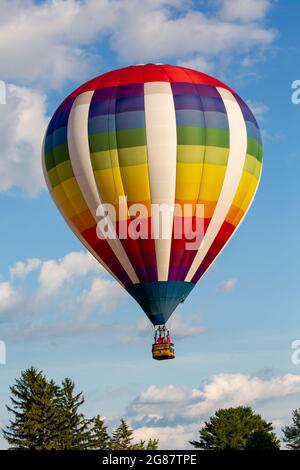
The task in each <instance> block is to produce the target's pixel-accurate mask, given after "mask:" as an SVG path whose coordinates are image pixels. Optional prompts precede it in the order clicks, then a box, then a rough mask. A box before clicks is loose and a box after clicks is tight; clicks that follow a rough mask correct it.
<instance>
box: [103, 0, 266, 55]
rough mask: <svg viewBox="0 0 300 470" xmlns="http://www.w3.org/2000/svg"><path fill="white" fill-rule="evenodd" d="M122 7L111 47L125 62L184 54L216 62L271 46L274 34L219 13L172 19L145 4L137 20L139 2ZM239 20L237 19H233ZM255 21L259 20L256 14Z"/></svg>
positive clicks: (166, 11)
mask: <svg viewBox="0 0 300 470" xmlns="http://www.w3.org/2000/svg"><path fill="white" fill-rule="evenodd" d="M237 3H238V2H237ZM121 5H122V7H121V9H122V22H121V23H120V24H119V27H118V28H117V29H116V30H115V31H114V32H113V33H112V39H111V47H112V49H114V50H115V51H116V53H117V54H118V55H119V57H120V58H121V59H122V60H126V61H132V60H137V61H144V60H147V61H149V60H154V61H155V60H162V59H164V58H166V57H167V58H175V57H177V58H178V56H179V57H181V58H183V57H184V56H185V55H187V54H200V55H202V56H203V57H204V58H207V57H214V59H216V56H217V55H220V54H221V53H225V54H226V55H230V54H231V53H232V52H239V51H241V50H247V49H248V48H257V47H258V48H261V47H263V46H267V45H270V44H271V43H272V41H273V40H274V37H275V33H274V31H272V30H271V29H267V28H265V27H264V26H263V25H260V23H259V22H258V21H257V22H252V21H251V22H247V21H245V22H243V23H241V22H239V21H236V22H234V21H232V18H230V19H229V20H227V19H226V18H225V17H224V14H223V15H221V14H219V12H217V14H216V15H215V16H213V15H209V14H205V13H203V12H202V11H200V10H199V9H193V8H192V7H190V8H189V9H186V8H185V9H184V11H181V14H179V15H177V16H176V17H175V18H174V16H172V10H170V9H168V8H166V6H164V5H163V2H161V3H160V4H159V8H157V3H154V4H153V5H152V2H146V8H145V7H144V8H143V11H142V12H141V14H140V15H139V16H136V15H134V14H133V11H135V10H136V9H137V8H138V6H139V2H138V0H132V1H130V2H122V4H121ZM223 7H224V5H223V6H222V8H223ZM240 16H241V15H236V19H240ZM245 16H246V15H244V17H245ZM262 16H263V15H261V17H262ZM261 17H260V18H261ZM256 19H259V15H258V14H257V15H256ZM191 38H193V39H192V40H191Z"/></svg>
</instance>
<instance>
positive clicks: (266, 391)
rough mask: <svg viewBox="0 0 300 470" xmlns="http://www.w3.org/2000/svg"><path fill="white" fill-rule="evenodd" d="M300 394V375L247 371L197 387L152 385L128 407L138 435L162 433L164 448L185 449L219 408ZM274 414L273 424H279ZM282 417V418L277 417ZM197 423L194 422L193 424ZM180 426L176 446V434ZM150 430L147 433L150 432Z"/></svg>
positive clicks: (215, 376)
mask: <svg viewBox="0 0 300 470" xmlns="http://www.w3.org/2000/svg"><path fill="white" fill-rule="evenodd" d="M299 393H300V375H294V374H285V375H281V376H273V377H268V378H261V377H260V376H250V375H245V374H225V373H220V374H217V375H214V376H213V377H212V378H211V379H210V380H209V381H207V382H206V383H203V384H202V385H201V386H200V387H198V388H183V387H175V386H173V385H165V386H162V387H157V386H156V385H151V386H150V387H148V388H147V389H146V390H144V391H143V392H141V393H140V394H139V395H138V396H137V397H136V399H135V400H133V402H132V403H131V404H130V405H129V406H128V408H127V417H128V419H129V420H130V422H131V423H132V425H133V426H134V427H136V428H137V431H136V433H137V434H136V435H137V436H139V435H149V436H159V437H160V436H162V437H163V446H164V448H168V447H170V448H174V447H175V446H176V448H184V447H185V446H186V443H187V441H188V440H189V438H187V437H186V433H185V430H186V431H187V433H188V434H189V435H192V434H193V432H195V429H199V428H200V427H201V423H203V422H204V421H205V420H206V419H207V418H208V416H210V415H211V414H213V413H214V412H215V411H216V410H218V409H220V408H227V407H235V406H255V408H257V407H258V406H259V405H262V404H263V403H266V402H270V401H272V400H276V399H281V398H283V397H291V396H293V395H298V394H299ZM276 419H277V418H276V416H274V419H273V421H274V423H277V421H278V420H277V421H276ZM278 419H279V418H278ZM192 423H194V424H192ZM196 425H197V426H198V427H196V428H195V426H196ZM169 429H177V431H178V433H177V432H176V433H175V434H176V436H177V438H178V439H177V438H176V442H177V443H176V445H175V444H174V445H173V433H171V434H169V437H168V430H169ZM147 433H148V434H147Z"/></svg>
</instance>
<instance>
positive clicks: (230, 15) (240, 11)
mask: <svg viewBox="0 0 300 470" xmlns="http://www.w3.org/2000/svg"><path fill="white" fill-rule="evenodd" d="M217 3H219V5H220V7H221V8H220V16H221V17H222V18H224V19H225V20H231V21H232V20H241V21H245V22H250V21H251V22H252V21H257V20H260V19H262V18H264V17H265V15H266V13H267V12H268V10H269V8H270V6H271V2H270V1H269V0H235V1H234V2H233V1H232V0H217Z"/></svg>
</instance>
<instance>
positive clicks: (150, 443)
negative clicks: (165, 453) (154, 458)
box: [130, 438, 159, 450]
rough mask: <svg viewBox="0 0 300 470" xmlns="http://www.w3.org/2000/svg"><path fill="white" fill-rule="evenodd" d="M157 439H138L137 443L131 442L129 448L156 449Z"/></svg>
mask: <svg viewBox="0 0 300 470" xmlns="http://www.w3.org/2000/svg"><path fill="white" fill-rule="evenodd" d="M158 444H159V440H158V439H151V438H150V439H149V441H148V442H147V443H146V441H140V442H138V443H137V444H133V445H132V446H131V448H130V450H157V449H158Z"/></svg>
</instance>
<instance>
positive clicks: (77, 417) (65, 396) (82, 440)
mask: <svg viewBox="0 0 300 470" xmlns="http://www.w3.org/2000/svg"><path fill="white" fill-rule="evenodd" d="M74 390H75V384H74V382H73V381H72V380H71V379H69V378H66V379H65V380H64V381H63V382H62V386H61V387H60V390H59V408H60V423H59V431H60V432H59V441H58V448H59V449H61V450H70V449H73V450H80V449H85V448H86V447H87V446H88V442H89V439H90V431H89V424H90V422H89V420H87V419H85V417H84V415H83V414H82V413H80V412H79V408H80V406H81V405H83V403H84V397H83V394H82V393H78V394H77V395H74Z"/></svg>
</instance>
